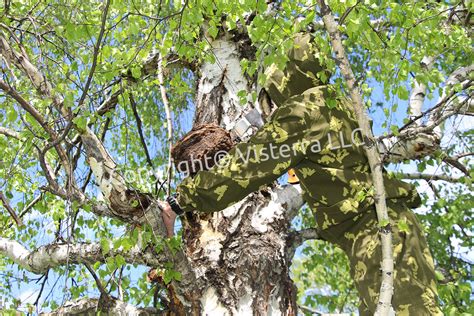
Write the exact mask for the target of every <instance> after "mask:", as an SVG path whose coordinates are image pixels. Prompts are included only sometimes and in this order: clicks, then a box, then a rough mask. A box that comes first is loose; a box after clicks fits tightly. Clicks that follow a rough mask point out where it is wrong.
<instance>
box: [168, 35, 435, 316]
mask: <svg viewBox="0 0 474 316" xmlns="http://www.w3.org/2000/svg"><path fill="white" fill-rule="evenodd" d="M315 53H316V48H315V47H314V45H313V44H312V41H311V37H310V35H307V34H305V35H303V34H298V35H297V36H296V37H295V44H294V47H293V48H292V49H291V50H290V52H289V55H288V57H289V61H288V62H287V64H286V68H285V69H284V70H278V69H277V68H276V67H270V68H269V69H268V70H267V71H266V73H267V74H268V76H267V78H268V80H267V81H266V84H265V87H264V89H265V90H266V92H267V94H268V96H269V97H270V99H271V101H272V102H273V104H275V105H276V106H278V108H277V109H276V110H275V112H274V113H273V114H272V116H271V117H270V119H269V121H268V122H267V123H266V124H265V125H264V126H263V127H262V128H261V129H260V130H259V131H258V132H257V133H256V134H255V135H254V136H252V137H251V138H250V140H249V141H248V142H245V143H239V144H238V145H236V146H235V147H234V148H233V149H232V150H231V151H230V152H229V153H228V154H227V155H226V156H225V157H224V158H223V159H221V160H220V161H219V163H218V164H217V165H215V166H214V167H213V168H211V169H210V170H202V171H200V172H198V173H197V174H196V175H195V176H194V177H188V178H186V179H185V180H184V181H183V182H182V183H181V184H180V185H179V186H178V187H177V190H176V191H177V195H176V198H169V199H168V201H169V202H170V204H171V206H170V205H169V204H168V203H163V205H162V206H163V208H164V210H165V215H164V220H165V223H167V225H168V227H169V228H170V229H172V228H171V227H172V224H173V222H174V217H175V216H176V215H175V214H174V213H173V212H172V211H171V209H174V210H176V212H180V211H184V212H191V211H193V210H199V211H200V212H217V211H220V210H223V209H224V208H226V207H228V206H230V205H231V204H233V203H235V202H237V201H239V200H241V199H243V198H244V197H245V196H246V195H248V194H249V193H251V192H253V191H256V190H258V189H259V187H260V186H262V185H265V184H269V183H271V182H272V181H274V180H276V179H277V178H279V177H280V176H281V175H282V174H283V173H285V172H286V171H287V170H288V169H290V168H294V169H295V170H296V174H297V176H298V178H299V179H300V184H301V187H302V189H303V191H304V196H303V197H304V200H305V201H306V203H307V204H308V205H309V206H310V208H311V209H312V210H313V212H314V215H315V217H316V222H317V225H318V228H319V230H320V235H321V236H322V238H323V239H325V240H327V241H329V242H331V243H335V244H337V245H338V246H339V247H341V248H342V249H343V250H344V251H345V253H346V254H347V256H348V257H349V259H350V266H351V273H352V276H353V279H354V282H355V285H356V287H357V289H358V292H359V294H360V298H361V302H360V306H359V310H360V315H373V314H374V312H375V309H376V305H377V300H378V293H379V290H380V283H381V270H380V263H381V246H380V240H379V236H378V223H377V216H376V211H375V206H374V200H373V188H372V179H371V173H370V170H369V165H368V161H367V157H366V154H365V152H364V148H363V142H362V137H361V133H360V129H359V128H358V124H357V122H356V120H355V119H354V116H353V113H352V112H351V109H352V106H351V104H350V103H349V100H347V99H346V98H342V97H337V96H336V94H335V92H334V90H333V88H332V87H331V86H330V85H324V84H323V83H322V82H321V81H320V80H319V79H318V73H321V72H323V69H322V67H321V65H320V63H319V62H318V59H317V58H316V57H315V56H316V55H315ZM327 100H335V101H336V102H332V103H331V105H332V106H328V103H329V102H327ZM248 153H250V155H249V154H248ZM384 182H385V189H386V193H387V204H388V208H389V216H390V218H391V221H392V223H391V224H392V228H393V245H394V248H393V250H394V260H395V274H394V296H393V300H392V303H393V307H394V309H395V311H396V313H397V315H417V316H418V315H442V313H441V312H440V310H439V308H438V306H437V294H436V293H437V292H436V283H435V274H434V265H433V259H432V257H431V254H430V252H429V249H428V247H427V244H426V241H425V237H424V236H423V233H422V228H421V227H420V224H419V223H418V220H417V219H416V217H415V215H414V213H413V212H412V211H411V210H410V208H413V207H417V206H419V204H420V198H419V196H418V194H417V192H416V189H415V188H414V187H413V186H412V185H410V184H408V183H405V182H402V181H400V180H398V179H393V178H390V177H389V176H388V175H387V174H385V175H384ZM166 217H167V218H166Z"/></svg>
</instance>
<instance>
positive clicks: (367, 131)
mask: <svg viewBox="0 0 474 316" xmlns="http://www.w3.org/2000/svg"><path fill="white" fill-rule="evenodd" d="M319 3H320V7H321V15H322V17H323V22H324V26H325V28H326V30H327V32H328V33H329V37H330V39H331V44H332V48H333V51H334V52H335V54H336V63H337V64H338V66H339V68H340V69H341V72H342V74H343V76H344V78H345V81H346V82H347V85H348V87H349V91H350V95H351V99H352V104H353V107H354V112H355V114H356V117H357V121H358V123H359V126H360V128H361V129H362V133H363V137H364V143H365V146H364V149H365V152H366V154H367V158H368V162H369V165H370V170H371V171H372V180H373V184H374V191H375V193H374V200H375V208H376V211H377V218H378V221H379V223H380V225H381V229H380V231H379V233H380V238H381V245H382V263H381V268H382V282H381V287H380V294H379V302H378V304H377V309H376V311H375V314H376V315H388V314H389V312H390V310H392V303H391V302H392V295H393V264H394V263H393V248H392V231H391V227H390V221H389V217H388V211H387V205H386V202H385V197H386V196H385V187H384V183H383V175H382V168H383V165H382V161H381V158H380V154H379V153H378V151H377V146H376V141H375V139H374V136H373V135H372V130H371V127H370V124H369V119H368V117H367V113H365V110H364V105H363V101H362V96H361V95H360V93H359V91H358V89H357V83H356V79H355V77H354V73H353V71H352V68H351V65H350V63H349V60H348V59H347V56H346V53H345V51H344V46H343V45H342V40H341V34H340V33H339V30H338V25H337V23H336V21H335V20H334V16H333V15H332V13H331V9H330V8H329V6H327V5H326V3H325V1H324V0H320V1H319Z"/></svg>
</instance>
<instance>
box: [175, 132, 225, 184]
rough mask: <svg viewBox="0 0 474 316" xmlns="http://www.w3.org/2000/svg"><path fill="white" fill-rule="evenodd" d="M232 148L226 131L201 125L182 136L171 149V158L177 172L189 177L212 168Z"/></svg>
mask: <svg viewBox="0 0 474 316" xmlns="http://www.w3.org/2000/svg"><path fill="white" fill-rule="evenodd" d="M232 147H234V142H233V140H232V137H231V135H230V133H229V132H228V131H226V130H225V129H223V128H222V127H219V126H218V125H216V124H202V125H198V126H196V127H193V129H192V130H191V131H190V132H189V133H187V134H186V135H184V137H183V138H182V139H181V140H180V141H179V142H177V143H176V144H175V145H174V146H173V148H172V149H171V156H172V157H173V161H174V164H175V167H176V168H177V170H178V171H179V172H186V173H188V174H190V175H194V174H196V173H197V172H198V171H199V170H207V169H208V168H212V166H214V165H215V164H216V162H217V161H219V159H220V158H222V157H223V156H224V153H226V152H228V151H229V150H230V149H231V148H232Z"/></svg>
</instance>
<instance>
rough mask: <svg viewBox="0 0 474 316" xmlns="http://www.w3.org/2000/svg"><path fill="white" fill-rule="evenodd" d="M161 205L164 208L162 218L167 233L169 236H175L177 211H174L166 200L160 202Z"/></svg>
mask: <svg viewBox="0 0 474 316" xmlns="http://www.w3.org/2000/svg"><path fill="white" fill-rule="evenodd" d="M159 203H160V207H161V209H162V210H163V211H162V212H161V218H162V219H163V223H164V224H165V227H166V234H167V236H168V237H173V236H174V221H175V219H176V213H175V212H173V210H172V209H171V206H170V205H169V204H168V202H166V201H162V202H159Z"/></svg>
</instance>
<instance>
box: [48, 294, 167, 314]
mask: <svg viewBox="0 0 474 316" xmlns="http://www.w3.org/2000/svg"><path fill="white" fill-rule="evenodd" d="M98 312H102V313H105V314H106V315H129V316H141V315H162V314H163V313H162V312H161V311H159V310H158V309H156V308H154V307H136V306H133V305H131V304H128V303H126V302H123V301H121V300H118V299H115V298H104V297H100V298H79V299H77V300H74V301H68V302H66V303H64V304H63V305H62V307H61V308H59V309H57V310H55V311H53V312H50V313H42V314H41V315H43V316H60V315H96V314H98Z"/></svg>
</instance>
